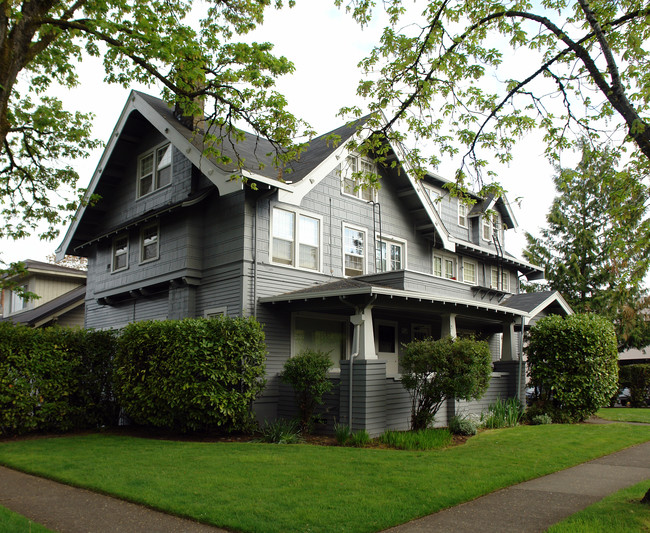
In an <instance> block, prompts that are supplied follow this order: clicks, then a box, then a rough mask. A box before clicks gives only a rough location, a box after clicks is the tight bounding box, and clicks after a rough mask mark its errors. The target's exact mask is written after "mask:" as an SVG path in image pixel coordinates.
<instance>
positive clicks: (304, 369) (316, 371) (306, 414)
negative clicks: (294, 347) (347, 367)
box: [280, 350, 333, 432]
mask: <svg viewBox="0 0 650 533" xmlns="http://www.w3.org/2000/svg"><path fill="white" fill-rule="evenodd" d="M331 367H332V360H331V359H330V357H329V354H328V353H326V352H321V351H320V350H305V351H303V352H301V353H299V354H298V355H296V356H295V357H291V358H290V359H288V360H287V362H286V363H285V364H284V370H283V372H282V374H280V379H281V380H282V381H284V382H285V383H288V384H289V385H291V386H292V387H293V392H294V395H295V398H296V403H297V405H298V413H299V416H300V430H301V431H303V432H309V430H310V429H311V425H312V422H313V417H314V410H315V409H316V406H317V405H320V404H322V403H323V396H324V395H325V393H327V392H329V391H330V390H332V386H333V384H332V382H331V381H330V380H329V379H328V378H327V373H328V372H329V369H330V368H331Z"/></svg>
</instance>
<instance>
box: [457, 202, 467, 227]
mask: <svg viewBox="0 0 650 533" xmlns="http://www.w3.org/2000/svg"><path fill="white" fill-rule="evenodd" d="M467 212H468V207H467V204H464V203H463V202H462V201H461V200H458V225H459V226H460V227H461V228H466V227H467Z"/></svg>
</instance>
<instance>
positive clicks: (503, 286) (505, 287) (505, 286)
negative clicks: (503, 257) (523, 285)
mask: <svg viewBox="0 0 650 533" xmlns="http://www.w3.org/2000/svg"><path fill="white" fill-rule="evenodd" d="M495 272H496V273H497V276H496V277H497V286H496V287H493V286H492V275H493V274H494V273H495ZM504 280H505V281H506V283H504ZM499 282H500V286H499ZM490 288H491V289H497V290H501V291H503V292H510V272H509V271H508V270H505V269H503V268H502V269H501V279H500V280H499V268H498V267H495V266H493V267H491V268H490Z"/></svg>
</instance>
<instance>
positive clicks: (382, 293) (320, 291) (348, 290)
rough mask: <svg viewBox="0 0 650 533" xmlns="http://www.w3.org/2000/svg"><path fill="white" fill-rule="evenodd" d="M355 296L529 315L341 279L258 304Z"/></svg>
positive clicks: (451, 310) (487, 304)
mask: <svg viewBox="0 0 650 533" xmlns="http://www.w3.org/2000/svg"><path fill="white" fill-rule="evenodd" d="M355 296H366V297H372V296H377V297H380V298H382V300H383V301H384V303H385V302H386V300H395V301H401V302H414V303H419V304H422V303H424V304H426V303H430V304H436V305H437V306H440V307H441V308H443V309H444V310H445V311H446V312H449V313H454V312H468V311H469V312H471V311H472V310H476V311H479V312H483V313H485V312H488V313H494V314H495V315H497V316H500V318H502V319H508V318H510V319H515V318H517V317H521V316H523V317H526V318H528V313H527V312H526V311H524V310H521V309H516V308H511V307H507V306H505V305H500V304H496V303H494V304H493V303H490V302H483V301H479V300H470V299H464V298H454V297H451V296H439V295H435V294H431V293H426V292H419V291H412V290H403V289H395V288H392V287H386V286H381V285H376V284H372V283H368V282H366V281H361V280H358V279H354V278H346V279H340V280H336V281H332V282H329V283H323V284H320V285H315V286H313V287H307V288H304V289H299V290H296V291H291V292H287V293H283V294H278V295H275V296H267V297H263V298H260V300H259V301H260V303H262V304H278V303H282V304H291V303H299V302H309V301H312V302H315V301H319V300H321V301H323V300H328V299H347V298H351V297H355Z"/></svg>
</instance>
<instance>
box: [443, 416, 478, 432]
mask: <svg viewBox="0 0 650 533" xmlns="http://www.w3.org/2000/svg"><path fill="white" fill-rule="evenodd" d="M449 431H450V432H451V434H452V435H465V436H469V437H471V436H472V435H476V432H477V431H478V428H477V427H476V424H475V423H474V421H473V420H470V419H469V418H465V417H462V416H459V415H454V416H452V417H451V419H450V420H449Z"/></svg>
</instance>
